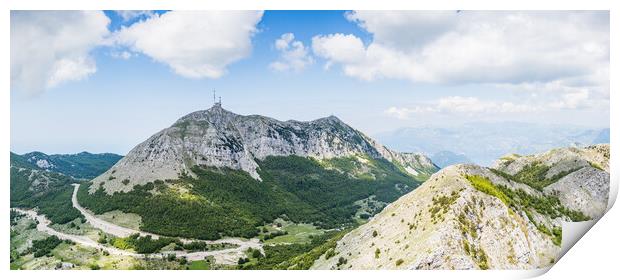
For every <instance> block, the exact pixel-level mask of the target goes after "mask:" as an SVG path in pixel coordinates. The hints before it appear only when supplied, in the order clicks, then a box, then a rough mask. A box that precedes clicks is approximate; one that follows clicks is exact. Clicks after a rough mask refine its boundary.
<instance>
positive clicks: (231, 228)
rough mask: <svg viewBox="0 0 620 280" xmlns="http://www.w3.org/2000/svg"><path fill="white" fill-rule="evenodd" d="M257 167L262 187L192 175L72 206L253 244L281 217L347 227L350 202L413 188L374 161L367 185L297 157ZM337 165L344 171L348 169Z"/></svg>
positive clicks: (231, 173) (165, 229)
mask: <svg viewBox="0 0 620 280" xmlns="http://www.w3.org/2000/svg"><path fill="white" fill-rule="evenodd" d="M259 165H260V169H259V174H260V176H261V178H262V179H263V180H262V181H258V180H256V179H254V178H252V177H251V176H249V174H248V173H247V172H244V171H240V170H231V169H226V168H220V169H216V168H209V167H202V168H201V167H195V168H193V169H192V172H193V173H194V174H196V177H190V176H183V177H181V178H180V179H179V180H175V181H171V180H169V181H168V182H167V183H166V182H163V181H156V182H154V183H147V184H145V185H140V186H138V185H136V186H134V187H133V190H131V191H129V192H117V193H115V194H113V195H108V194H106V193H105V192H104V190H103V189H102V188H99V189H97V191H95V192H94V193H92V194H89V192H88V189H89V188H87V187H82V188H80V192H79V193H78V199H79V201H80V204H81V205H83V206H84V207H87V208H89V209H90V210H92V211H93V212H95V213H96V214H101V213H104V212H108V211H112V210H121V211H123V212H128V213H136V214H138V215H140V216H141V217H142V227H141V229H143V230H145V231H149V232H153V233H158V234H162V235H168V236H183V237H195V238H202V239H218V238H220V237H222V236H241V237H253V236H256V235H258V233H259V232H258V228H257V226H260V225H263V224H265V223H269V222H271V221H273V220H274V219H276V218H279V217H283V218H285V219H287V220H290V221H292V222H295V223H311V224H314V225H316V226H318V227H321V228H339V227H343V226H346V225H353V224H355V223H356V221H355V219H354V218H355V217H354V215H355V213H356V211H357V208H358V207H359V206H357V205H355V201H357V200H361V199H364V198H367V197H369V196H372V195H374V196H375V197H376V199H377V200H379V201H383V202H391V201H394V200H396V199H397V198H398V197H400V196H402V195H403V194H405V193H407V192H409V191H411V190H412V189H414V188H415V187H416V186H418V185H419V182H418V181H416V180H415V179H413V178H412V177H410V176H408V175H406V174H404V173H403V172H401V171H400V170H399V169H398V168H397V167H395V166H394V165H392V164H390V163H389V162H387V161H380V160H370V162H368V164H367V165H366V168H369V172H368V174H375V175H374V177H373V178H370V177H356V176H354V175H351V174H350V173H347V172H344V171H342V170H340V169H336V168H325V167H324V165H325V163H321V162H319V161H317V160H314V159H312V158H305V157H298V156H287V157H267V158H266V159H265V160H264V161H261V162H259ZM338 165H340V166H341V167H340V168H343V169H344V167H343V166H353V165H354V163H349V164H345V163H343V162H339V163H338ZM167 185H169V186H167ZM188 213H191V214H188Z"/></svg>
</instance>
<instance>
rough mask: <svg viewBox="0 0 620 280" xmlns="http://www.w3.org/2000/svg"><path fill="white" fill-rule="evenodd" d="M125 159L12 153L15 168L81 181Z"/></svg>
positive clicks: (104, 156)
mask: <svg viewBox="0 0 620 280" xmlns="http://www.w3.org/2000/svg"><path fill="white" fill-rule="evenodd" d="M121 158H123V157H122V156H120V155H117V154H112V153H103V154H91V153H88V152H81V153H78V154H56V155H47V154H45V153H42V152H31V153H27V154H23V155H17V154H15V153H11V165H12V166H15V167H22V168H29V169H41V170H46V171H52V172H57V173H62V174H64V175H67V176H71V177H74V178H79V179H92V178H95V177H97V176H98V175H99V174H101V173H103V172H104V171H106V170H108V169H109V168H110V167H111V166H112V165H114V164H115V163H116V162H117V161H119V160H120V159H121Z"/></svg>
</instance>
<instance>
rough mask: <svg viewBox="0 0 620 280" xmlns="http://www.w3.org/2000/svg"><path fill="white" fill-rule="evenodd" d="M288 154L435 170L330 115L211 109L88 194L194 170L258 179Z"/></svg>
mask: <svg viewBox="0 0 620 280" xmlns="http://www.w3.org/2000/svg"><path fill="white" fill-rule="evenodd" d="M290 155H296V156H303V157H312V158H315V159H317V160H323V159H330V158H336V157H347V156H355V155H367V156H370V157H372V158H376V159H385V160H388V161H390V162H392V163H394V164H395V165H397V166H398V167H399V168H402V169H403V170H404V171H406V172H408V173H410V174H411V175H412V176H420V175H424V176H429V175H430V174H432V173H433V172H435V171H436V170H437V169H438V168H437V167H436V166H435V165H434V164H433V163H432V162H431V161H430V159H428V158H427V157H426V156H424V155H421V154H412V153H403V154H401V153H397V152H394V151H391V150H389V149H387V148H385V147H384V146H382V145H380V144H378V143H377V142H376V141H374V140H373V139H371V138H369V137H368V136H366V135H364V134H363V133H361V132H359V131H357V130H355V129H353V128H351V127H350V126H348V125H347V124H345V123H344V122H342V121H341V120H340V119H338V118H337V117H334V116H330V117H326V118H321V119H317V120H313V121H309V122H302V121H294V120H289V121H278V120H275V119H272V118H269V117H264V116H258V115H250V116H242V115H237V114H234V113H232V112H229V111H227V110H225V109H223V108H222V107H221V105H219V104H216V105H214V106H213V107H212V108H210V109H208V110H204V111H197V112H194V113H191V114H188V115H186V116H184V117H182V118H180V119H179V120H177V121H176V122H175V123H174V124H173V125H172V126H170V127H169V128H166V129H164V130H162V131H160V132H158V133H156V134H155V135H153V136H151V137H150V138H149V139H147V140H146V141H144V142H142V143H140V144H139V145H137V146H136V147H135V148H134V149H132V150H131V151H130V152H129V153H128V154H127V155H126V156H125V157H124V158H123V159H121V160H120V161H119V162H118V163H116V164H115V165H114V166H113V167H112V168H110V169H109V170H108V171H106V172H105V173H103V174H102V175H100V176H98V177H97V178H95V179H94V180H93V185H92V186H93V187H91V189H90V190H91V192H92V191H95V190H96V189H97V188H99V187H103V188H104V189H105V191H106V192H107V193H110V194H111V193H114V192H116V191H129V190H131V189H132V186H133V185H136V184H145V183H147V182H152V181H155V180H166V179H176V178H178V177H179V176H180V175H181V174H189V175H192V171H191V168H192V167H193V166H196V165H198V166H210V167H217V168H231V169H236V170H243V171H246V172H248V173H249V174H250V175H251V176H252V177H253V178H255V179H257V180H261V178H260V175H259V172H258V170H259V168H260V167H259V162H260V161H261V160H264V159H265V158H267V157H268V156H290Z"/></svg>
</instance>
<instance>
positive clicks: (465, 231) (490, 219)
mask: <svg viewBox="0 0 620 280" xmlns="http://www.w3.org/2000/svg"><path fill="white" fill-rule="evenodd" d="M608 166H609V145H595V146H590V147H586V148H562V149H555V150H552V151H549V152H547V153H542V154H537V155H532V156H517V155H512V156H507V157H504V158H502V159H500V160H499V161H498V162H497V163H496V165H495V166H494V168H486V167H480V166H476V165H472V164H460V165H453V166H450V167H447V168H444V169H442V170H441V171H439V172H437V173H435V174H434V175H432V176H431V177H430V178H429V179H428V180H427V181H426V182H425V183H424V184H422V185H421V186H420V187H418V188H417V189H416V190H414V191H412V192H411V193H409V194H406V195H404V196H403V197H401V198H400V199H398V200H397V201H395V202H393V203H391V204H389V205H388V206H387V207H386V208H385V209H384V210H383V211H382V212H380V213H379V214H377V215H376V216H375V217H373V218H372V219H371V220H370V221H369V222H368V223H366V224H364V225H362V226H360V227H358V228H356V229H355V230H353V231H351V232H350V233H348V234H347V235H345V236H344V237H343V238H342V239H341V240H340V241H339V242H338V243H337V245H336V247H335V248H334V249H331V251H328V252H327V253H326V254H324V255H323V256H322V257H320V258H319V259H318V260H317V261H316V262H315V263H314V265H313V267H312V268H313V269H531V268H540V267H546V266H549V265H551V264H553V263H554V262H555V261H556V260H557V258H558V254H559V252H560V246H561V236H562V233H561V228H562V222H564V221H579V220H587V219H591V218H593V217H596V216H600V215H602V214H603V213H604V207H603V205H605V206H606V203H607V197H608V193H609V173H608V171H609V169H608ZM530 177H532V178H539V177H542V178H547V180H543V181H544V182H545V184H546V185H545V184H542V185H540V184H533V183H531V181H530V179H529V178H530ZM530 185H535V187H534V186H530ZM541 186H542V187H541Z"/></svg>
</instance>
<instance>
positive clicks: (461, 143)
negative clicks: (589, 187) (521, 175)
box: [375, 122, 609, 165]
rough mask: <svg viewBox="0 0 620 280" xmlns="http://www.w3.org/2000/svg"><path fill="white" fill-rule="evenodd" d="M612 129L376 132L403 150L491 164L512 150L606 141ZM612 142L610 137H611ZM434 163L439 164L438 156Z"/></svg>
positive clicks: (509, 125)
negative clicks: (457, 157) (441, 153)
mask: <svg viewBox="0 0 620 280" xmlns="http://www.w3.org/2000/svg"><path fill="white" fill-rule="evenodd" d="M605 131H607V135H608V133H609V129H608V128H607V129H592V128H586V127H580V126H568V125H548V124H536V123H519V122H498V123H480V122H479V123H467V124H463V125H460V126H454V127H431V126H424V127H410V128H401V129H398V130H395V131H392V132H387V133H381V134H377V135H375V139H377V140H378V141H379V142H381V143H383V144H384V145H386V146H387V147H389V148H391V149H394V150H397V151H401V152H419V153H425V154H430V155H432V154H435V153H439V152H441V151H451V152H452V153H455V154H463V155H465V156H466V157H467V158H469V159H471V160H472V161H473V162H475V163H477V164H481V165H490V164H492V163H493V162H494V160H495V159H496V158H499V157H501V156H503V155H505V154H508V153H518V154H533V153H539V152H542V151H546V150H550V149H553V148H557V147H565V146H584V145H589V144H595V143H604V141H605V140H606V139H608V136H607V137H606V136H605V135H606V134H605ZM607 141H608V140H607ZM433 162H435V163H436V164H439V163H438V162H437V160H436V159H433Z"/></svg>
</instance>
